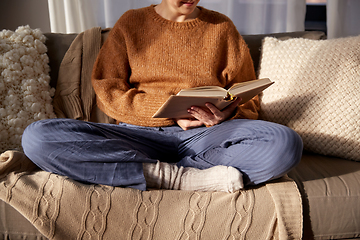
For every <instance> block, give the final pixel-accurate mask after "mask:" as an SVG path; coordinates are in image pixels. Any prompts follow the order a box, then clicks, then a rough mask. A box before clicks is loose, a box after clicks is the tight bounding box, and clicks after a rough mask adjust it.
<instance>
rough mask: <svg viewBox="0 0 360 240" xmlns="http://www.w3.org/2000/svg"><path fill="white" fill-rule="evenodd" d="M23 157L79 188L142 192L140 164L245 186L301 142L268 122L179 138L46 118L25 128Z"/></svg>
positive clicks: (285, 160)
mask: <svg viewBox="0 0 360 240" xmlns="http://www.w3.org/2000/svg"><path fill="white" fill-rule="evenodd" d="M22 145H23V149H24V152H25V154H26V155H27V156H28V157H29V158H30V159H31V160H32V161H33V162H34V163H35V164H36V165H38V166H39V167H40V168H41V169H43V170H45V171H49V172H53V173H56V174H60V175H65V176H68V177H69V178H72V179H74V180H77V181H81V182H85V183H96V184H104V185H111V186H122V187H133V188H138V189H141V190H145V189H146V182H145V178H144V175H143V168H142V163H144V162H149V163H151V162H156V160H160V161H164V162H173V163H177V164H178V166H184V167H195V168H199V169H205V168H210V167H212V166H215V165H226V166H233V167H235V168H237V169H238V170H240V171H241V172H242V173H243V175H244V183H245V185H255V184H260V183H263V182H266V181H268V180H272V179H275V178H279V177H281V176H283V175H284V174H286V173H287V172H288V171H290V169H292V168H293V167H294V166H296V165H297V163H298V162H299V161H300V158H301V154H302V140H301V138H300V137H299V135H298V134H297V133H295V132H294V131H293V130H291V129H289V128H287V127H285V126H282V125H279V124H275V123H271V122H265V121H260V120H246V119H236V120H231V121H226V122H223V123H221V124H219V125H216V126H213V127H210V128H207V127H200V128H195V129H191V130H187V131H184V130H182V129H181V128H180V127H178V126H171V127H141V126H134V125H130V124H125V123H120V124H119V125H113V124H99V123H91V122H83V121H78V120H71V119H49V120H42V121H37V122H34V123H33V124H31V125H30V126H28V127H27V128H26V130H25V132H24V134H23V138H22Z"/></svg>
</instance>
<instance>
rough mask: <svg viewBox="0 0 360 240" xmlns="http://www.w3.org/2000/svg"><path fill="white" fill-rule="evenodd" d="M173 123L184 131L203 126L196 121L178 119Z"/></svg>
mask: <svg viewBox="0 0 360 240" xmlns="http://www.w3.org/2000/svg"><path fill="white" fill-rule="evenodd" d="M175 121H176V123H177V124H178V125H179V126H180V127H181V128H182V129H183V130H185V131H186V130H189V129H192V128H196V127H200V126H202V125H204V123H202V122H200V121H199V120H197V119H188V118H180V119H175Z"/></svg>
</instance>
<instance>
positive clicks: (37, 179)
mask: <svg viewBox="0 0 360 240" xmlns="http://www.w3.org/2000/svg"><path fill="white" fill-rule="evenodd" d="M0 199H2V200H3V201H5V202H7V203H8V204H10V205H11V206H13V207H14V208H15V209H17V210H18V211H19V212H20V213H21V214H23V215H24V216H25V217H26V218H27V219H28V220H29V221H30V222H31V223H32V224H33V225H34V226H35V227H36V228H37V229H38V230H39V231H40V232H41V233H42V234H44V235H45V236H46V237H48V238H49V239H61V240H63V239H132V240H133V239H156V240H161V239H166V240H168V239H207V240H208V239H216V240H218V239H256V240H257V239H301V237H302V204H301V198H300V194H299V192H298V189H297V187H296V184H295V183H294V182H293V181H292V180H290V179H287V178H283V179H281V180H279V181H278V182H273V183H268V184H266V185H264V186H259V187H257V188H253V189H247V190H243V191H238V192H236V193H233V194H230V193H220V192H193V191H173V190H165V191H162V190H156V191H139V190H135V189H130V188H116V187H115V188H114V187H109V186H102V185H85V184H81V183H79V182H76V181H73V180H70V179H68V178H66V177H62V176H58V175H55V174H51V173H48V172H45V171H39V170H38V169H37V167H36V166H35V165H34V164H33V163H32V162H31V161H30V160H29V159H28V158H27V157H26V156H25V155H24V154H22V153H20V152H17V151H7V152H5V153H3V154H2V155H1V156H0Z"/></svg>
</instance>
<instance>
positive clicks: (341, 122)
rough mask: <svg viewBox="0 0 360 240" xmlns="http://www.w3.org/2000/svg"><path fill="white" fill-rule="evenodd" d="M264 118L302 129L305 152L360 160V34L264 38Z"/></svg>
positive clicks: (260, 76)
mask: <svg viewBox="0 0 360 240" xmlns="http://www.w3.org/2000/svg"><path fill="white" fill-rule="evenodd" d="M260 65H261V66H260V69H259V78H263V77H268V78H270V79H271V80H273V81H275V84H274V85H273V86H272V87H270V88H268V89H267V90H265V91H264V93H263V96H262V110H261V117H262V118H263V119H265V120H268V121H273V122H277V123H280V124H283V125H286V126H288V127H290V128H292V129H294V130H295V131H297V132H298V133H299V134H300V135H301V137H302V138H303V141H304V148H305V149H306V150H309V151H312V152H315V153H320V154H324V155H332V156H337V157H341V158H345V159H351V160H356V161H360V36H357V37H348V38H339V39H331V40H308V39H301V38H298V39H289V40H285V41H281V40H278V39H275V38H265V39H264V42H263V46H262V56H261V63H260Z"/></svg>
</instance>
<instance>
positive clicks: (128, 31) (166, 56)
mask: <svg viewBox="0 0 360 240" xmlns="http://www.w3.org/2000/svg"><path fill="white" fill-rule="evenodd" d="M200 10H201V13H200V15H199V16H198V17H197V18H196V19H193V20H190V21H187V22H173V21H169V20H166V19H164V18H162V17H161V16H160V15H158V14H157V13H156V11H155V9H154V6H149V7H146V8H141V9H137V10H130V11H128V12H126V13H125V14H124V15H123V16H122V17H121V18H120V19H119V20H118V21H117V23H116V24H115V26H114V27H113V29H112V30H111V32H110V33H109V37H108V38H107V40H106V42H105V43H104V45H103V47H102V48H101V50H100V53H99V55H98V57H97V60H96V62H95V65H94V69H93V73H92V84H93V87H94V90H95V92H96V95H97V104H98V107H99V108H100V109H101V110H102V111H104V112H105V113H106V114H107V115H108V116H110V117H112V118H114V119H116V120H117V121H119V122H125V123H130V124H134V125H140V126H152V127H155V126H170V125H174V124H175V123H174V121H173V120H172V119H156V118H152V115H153V114H154V113H155V112H156V111H157V109H158V108H159V107H160V106H161V105H162V104H163V103H164V102H165V101H166V100H167V99H168V97H169V96H170V95H175V94H177V93H178V92H179V91H180V90H181V89H184V88H191V87H198V86H210V85H215V86H220V87H224V88H228V87H230V86H231V85H233V84H234V83H237V82H244V81H248V80H253V79H255V71H254V67H253V62H252V59H251V56H250V53H249V49H248V47H247V45H246V43H245V41H244V40H243V39H242V37H241V36H240V34H239V33H238V31H237V29H236V27H235V26H234V24H233V23H232V22H231V20H230V19H229V18H228V17H226V16H224V15H222V14H220V13H217V12H213V11H210V10H207V9H205V8H201V7H200ZM258 110H259V100H258V97H255V98H254V99H252V100H251V101H249V102H247V103H246V104H243V105H242V106H239V107H238V109H237V110H236V112H235V113H234V116H233V118H250V119H256V118H257V117H258Z"/></svg>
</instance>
